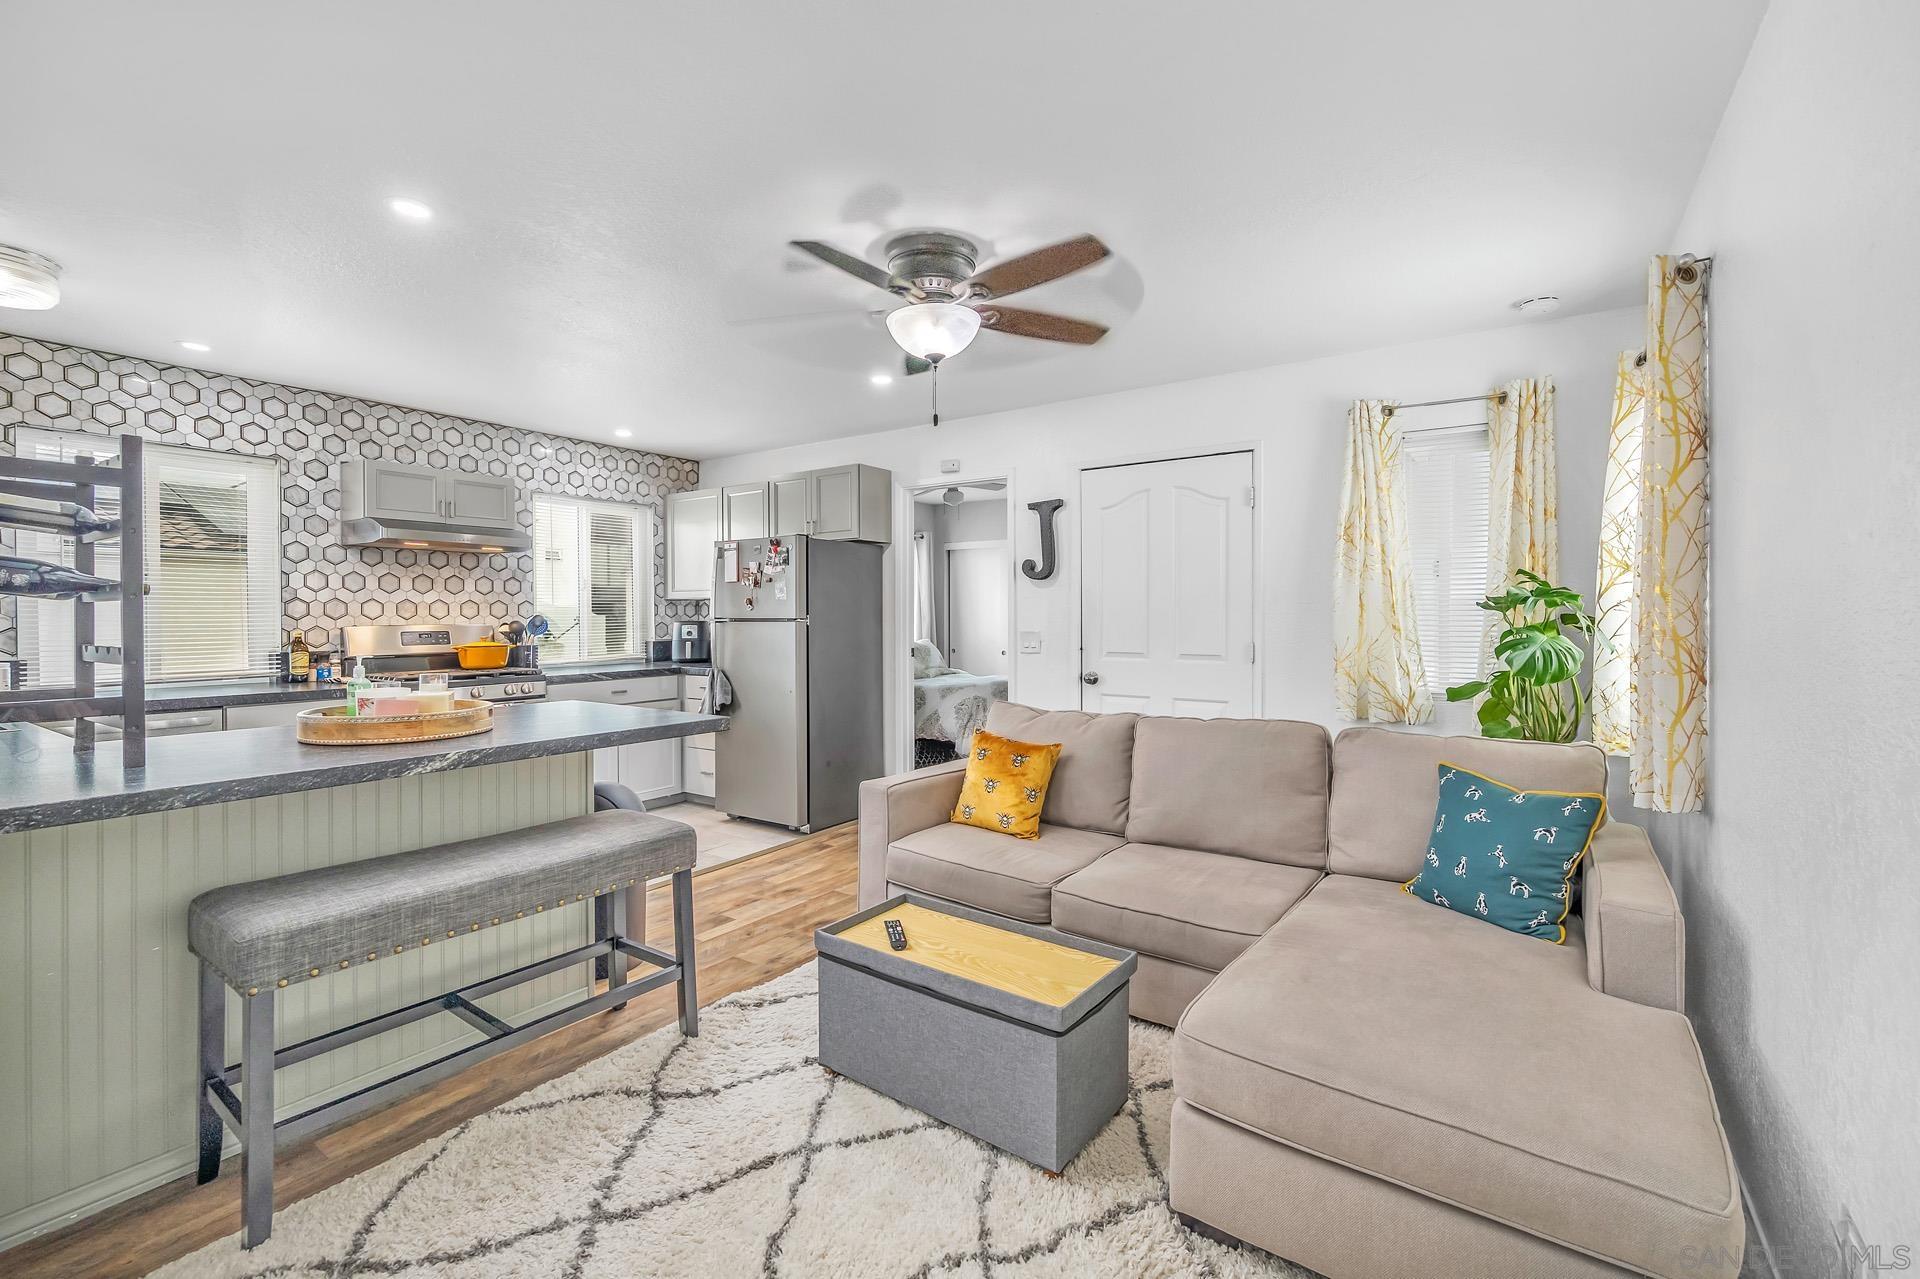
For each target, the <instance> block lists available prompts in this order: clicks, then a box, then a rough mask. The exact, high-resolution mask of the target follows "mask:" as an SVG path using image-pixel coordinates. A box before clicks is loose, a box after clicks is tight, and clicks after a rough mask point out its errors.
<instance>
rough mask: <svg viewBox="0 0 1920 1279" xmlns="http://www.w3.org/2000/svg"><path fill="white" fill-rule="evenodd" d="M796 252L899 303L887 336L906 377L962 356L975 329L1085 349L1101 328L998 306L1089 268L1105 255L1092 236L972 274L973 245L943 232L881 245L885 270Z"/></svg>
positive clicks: (814, 244)
mask: <svg viewBox="0 0 1920 1279" xmlns="http://www.w3.org/2000/svg"><path fill="white" fill-rule="evenodd" d="M789 243H791V244H792V245H793V247H794V248H796V249H799V250H800V251H801V252H802V253H807V254H811V255H812V256H814V257H816V258H818V259H820V261H822V262H825V263H826V264H827V265H829V266H832V267H837V268H839V269H840V270H842V271H845V272H846V273H847V274H848V275H852V276H856V277H858V278H859V279H862V280H865V281H866V282H867V283H868V284H871V285H873V286H874V287H875V288H878V289H885V290H886V291H887V292H889V293H891V294H893V295H895V296H896V297H901V298H905V299H906V300H907V305H906V306H903V307H899V308H897V309H896V310H893V311H890V312H888V313H887V331H888V332H889V333H891V334H892V335H893V340H894V341H895V342H897V343H899V345H900V349H901V350H903V351H905V352H906V353H907V372H908V373H925V372H926V371H927V370H928V369H930V368H932V367H933V366H934V365H936V364H938V363H940V361H942V360H944V359H947V358H949V357H951V356H955V355H958V354H960V352H962V351H964V350H966V349H967V345H968V344H969V343H971V342H972V341H973V339H974V337H975V335H976V334H978V333H979V331H980V330H981V329H992V330H993V331H994V332H996V333H1008V334H1012V335H1013V336H1015V337H1023V338H1041V339H1043V340H1045V341H1048V342H1072V343H1075V344H1077V345H1080V346H1090V345H1092V344H1093V343H1095V342H1098V341H1099V340H1100V339H1101V338H1103V337H1105V336H1106V335H1107V328H1106V326H1105V325H1103V324H1094V323H1092V322H1090V321H1087V320H1075V319H1070V318H1069V317H1067V316H1064V315H1052V314H1049V313H1048V312H1045V311H1028V310H1024V309H1022V308H1020V307H1011V306H1002V305H1000V302H999V299H1000V298H1003V297H1005V296H1007V295H1008V294H1010V293H1018V292H1020V291H1021V290H1022V289H1031V288H1033V287H1035V286H1036V285H1041V284H1046V283H1048V282H1049V281H1051V280H1058V279H1060V278H1061V277H1063V276H1068V275H1072V274H1073V273H1074V272H1075V271H1078V270H1081V269H1082V268H1085V267H1089V266H1092V265H1093V264H1094V263H1095V262H1098V261H1100V260H1101V259H1102V258H1104V257H1106V256H1107V254H1108V249H1107V246H1106V245H1104V244H1102V243H1100V241H1099V240H1097V239H1095V238H1094V237H1093V236H1090V235H1082V236H1076V237H1074V238H1073V239H1071V240H1062V241H1061V242H1060V243H1059V244H1051V245H1048V246H1047V247H1046V248H1044V249H1035V250H1034V251H1033V252H1031V253H1023V254H1021V255H1020V256H1019V257H1017V258H1009V259H1007V260H1006V261H1005V262H1001V263H998V264H996V265H994V266H990V267H987V268H986V269H985V270H983V271H976V270H975V269H974V268H975V264H976V262H977V260H978V257H979V250H978V249H977V248H976V247H975V246H974V243H973V241H971V240H968V239H965V238H963V237H961V236H958V235H953V234H951V233H949V232H945V231H914V232H909V233H907V234H905V235H901V236H897V237H895V238H894V239H893V240H891V241H889V242H888V244H887V249H886V252H887V269H886V270H882V269H881V268H879V267H877V266H875V265H873V264H872V263H871V262H867V261H865V260H863V259H861V258H856V257H854V256H853V255H852V254H850V253H844V252H842V251H841V250H839V249H836V248H834V247H833V246H832V245H831V244H823V243H821V242H820V241H818V240H793V241H790V242H789Z"/></svg>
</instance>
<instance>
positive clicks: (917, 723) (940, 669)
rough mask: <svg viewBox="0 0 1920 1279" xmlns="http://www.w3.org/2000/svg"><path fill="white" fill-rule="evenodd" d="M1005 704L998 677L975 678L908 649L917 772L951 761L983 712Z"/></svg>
mask: <svg viewBox="0 0 1920 1279" xmlns="http://www.w3.org/2000/svg"><path fill="white" fill-rule="evenodd" d="M1006 700H1007V680H1006V677H1005V676H1004V675H975V674H972V673H971V672H968V671H963V670H957V669H955V668H954V667H951V666H948V665H946V664H945V662H944V661H943V660H942V659H941V657H940V650H939V649H937V648H935V647H934V646H933V645H932V644H929V643H926V642H925V641H921V642H918V643H916V644H915V645H914V646H913V736H914V742H915V745H914V763H915V765H916V766H917V767H925V766H926V765H928V764H937V763H940V762H941V761H942V760H943V759H954V758H957V757H958V755H959V753H960V751H961V749H963V748H964V747H965V746H966V744H967V742H968V740H969V739H971V738H972V737H973V730H974V729H976V728H979V727H980V726H981V725H983V724H985V723H986V722H987V710H988V708H989V707H990V706H992V705H993V703H995V702H1004V701H1006Z"/></svg>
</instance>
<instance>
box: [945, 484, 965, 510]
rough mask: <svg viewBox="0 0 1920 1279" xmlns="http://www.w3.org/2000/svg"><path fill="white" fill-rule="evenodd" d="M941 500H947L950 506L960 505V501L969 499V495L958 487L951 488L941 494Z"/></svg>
mask: <svg viewBox="0 0 1920 1279" xmlns="http://www.w3.org/2000/svg"><path fill="white" fill-rule="evenodd" d="M940 500H941V501H942V502H945V503H946V504H947V505H948V506H958V505H960V503H962V502H964V501H966V500H967V495H966V494H965V493H963V492H961V491H960V490H959V489H958V488H949V489H948V490H947V491H946V492H944V493H942V494H941V495H940Z"/></svg>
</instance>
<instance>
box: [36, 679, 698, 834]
mask: <svg viewBox="0 0 1920 1279" xmlns="http://www.w3.org/2000/svg"><path fill="white" fill-rule="evenodd" d="M726 726H727V721H726V719H725V717H723V716H718V715H695V714H688V713H684V712H681V711H661V710H650V709H648V708H646V707H642V706H615V705H609V704H607V703H603V702H525V703H520V704H517V705H507V706H500V707H498V708H496V709H495V712H494V726H493V730H492V731H491V732H487V733H482V734H479V735H477V736H474V737H461V738H456V739H454V740H452V741H441V742H408V743H400V744H394V745H382V746H309V745H307V744H305V743H303V742H299V741H296V740H295V738H294V735H293V729H292V727H291V726H284V725H283V726H279V727H273V728H245V729H237V730H233V731H230V732H225V733H187V734H182V735H179V736H169V737H155V738H149V739H148V741H147V763H146V767H144V768H140V769H135V770H133V771H127V770H126V769H123V768H122V767H121V765H120V743H119V742H102V743H101V744H100V745H99V746H97V747H96V748H95V749H94V752H93V754H92V755H91V756H90V757H76V756H75V755H74V753H73V739H72V738H69V737H63V736H61V735H59V734H57V733H53V732H50V731H48V730H47V729H44V728H39V727H36V726H33V725H19V726H15V727H11V728H9V729H8V730H7V731H4V732H0V834H5V833H8V832H12V831H23V830H38V829H41V828H43V827H48V826H65V825H68V824H70V823H73V822H88V821H98V820H101V819H103V818H109V817H123V816H126V815H128V814H132V813H152V812H160V811H163V810H166V809H174V808H193V807H197V806H199V805H201V804H219V803H224V802H226V801H228V800H236V799H254V798H257V797H259V796H263V795H284V794H288V793H291V792H294V791H306V790H321V789H324V788H326V787H331V786H349V785H352V784H353V783H355V782H371V781H379V780H381V779H383V778H388V777H410V776H414V775H417V774H421V773H444V772H450V771H452V770H455V769H461V768H474V767H477V766H478V765H481V764H500V763H506V762H509V761H511V760H519V759H533V758H535V757H538V756H542V755H566V754H571V753H573V752H576V751H588V750H594V749H597V748H599V747H603V746H623V745H626V744H627V743H629V742H651V741H659V740H661V739H663V738H672V737H690V736H692V735H694V734H696V733H711V732H715V731H717V730H721V729H724V728H725V727H726Z"/></svg>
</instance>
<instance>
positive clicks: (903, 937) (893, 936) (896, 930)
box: [886, 919, 907, 950]
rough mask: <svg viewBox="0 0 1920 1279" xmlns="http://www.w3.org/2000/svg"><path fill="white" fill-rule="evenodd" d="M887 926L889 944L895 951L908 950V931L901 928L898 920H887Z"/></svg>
mask: <svg viewBox="0 0 1920 1279" xmlns="http://www.w3.org/2000/svg"><path fill="white" fill-rule="evenodd" d="M886 925H887V944H888V945H889V946H892V947H893V948H894V949H895V950H905V949H906V948H907V930H906V929H904V928H902V927H900V921H899V920H897V919H889V920H887V921H886Z"/></svg>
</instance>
